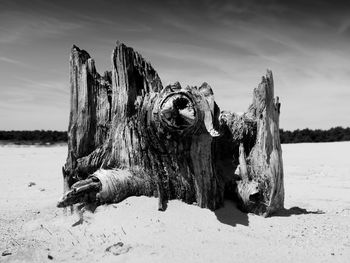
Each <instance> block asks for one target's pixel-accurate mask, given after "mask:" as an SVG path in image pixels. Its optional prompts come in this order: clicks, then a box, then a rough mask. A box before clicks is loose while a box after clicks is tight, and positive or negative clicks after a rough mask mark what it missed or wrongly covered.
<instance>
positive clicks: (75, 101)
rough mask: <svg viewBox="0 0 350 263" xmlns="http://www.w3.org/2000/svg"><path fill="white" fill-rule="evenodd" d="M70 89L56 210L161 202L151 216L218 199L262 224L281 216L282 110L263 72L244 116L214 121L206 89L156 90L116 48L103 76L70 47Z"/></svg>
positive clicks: (155, 79) (147, 67) (211, 204)
mask: <svg viewBox="0 0 350 263" xmlns="http://www.w3.org/2000/svg"><path fill="white" fill-rule="evenodd" d="M70 83H71V85H70V88H71V111H70V119H69V129H68V157H67V161H66V164H65V165H64V167H63V169H62V170H63V177H64V195H63V197H62V198H61V200H60V201H59V203H58V206H59V207H65V206H69V205H72V204H75V203H80V202H83V203H94V204H101V203H112V202H120V201H121V200H123V199H125V198H127V197H129V196H135V195H136V196H138V195H147V196H157V197H158V198H159V210H165V209H166V205H167V201H168V200H170V199H180V200H183V201H184V202H186V203H196V204H198V205H199V206H200V207H203V208H209V209H212V210H215V209H217V208H219V207H221V206H222V205H223V203H224V198H225V196H226V197H229V198H234V199H235V200H237V202H238V205H239V207H240V208H241V209H243V210H245V211H247V212H253V213H256V214H262V215H265V216H267V215H270V214H271V213H273V212H274V211H276V210H278V209H280V208H283V201H284V190H283V166H282V153H281V145H280V140H279V127H278V125H279V124H278V119H279V109H280V104H279V102H278V100H277V101H274V99H273V96H274V94H273V93H274V91H273V89H274V87H273V79H272V73H271V72H270V71H268V73H267V76H266V78H265V77H264V78H263V80H262V82H261V84H259V87H258V88H257V89H255V90H254V97H253V103H252V105H251V106H250V107H249V109H248V111H247V112H246V113H245V114H243V115H242V116H239V115H237V114H235V113H230V112H221V113H220V109H219V107H218V105H217V104H216V103H215V100H214V93H213V90H212V88H211V87H210V86H209V85H208V84H207V83H203V84H202V85H201V86H200V87H189V86H188V87H185V88H184V87H181V85H180V84H179V83H178V82H177V83H175V84H173V85H168V86H166V87H163V85H162V82H161V80H160V78H159V76H158V74H157V73H156V71H155V70H154V69H153V68H152V66H151V64H150V63H148V62H147V61H145V60H144V59H143V58H142V57H141V55H139V54H138V53H137V52H135V51H134V50H133V49H132V48H130V47H127V46H125V45H124V44H121V43H117V46H116V48H115V49H114V51H113V53H112V72H105V73H104V74H103V76H101V75H99V74H98V73H97V71H96V68H95V65H94V60H93V59H92V58H90V55H89V54H88V53H87V52H86V51H84V50H80V49H79V48H78V47H76V46H73V48H72V50H71V56H70Z"/></svg>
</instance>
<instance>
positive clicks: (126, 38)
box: [0, 0, 350, 130]
mask: <svg viewBox="0 0 350 263" xmlns="http://www.w3.org/2000/svg"><path fill="white" fill-rule="evenodd" d="M116 40H120V41H122V42H124V43H125V44H126V45H129V46H132V47H133V48H135V49H136V50H138V51H139V52H140V53H141V54H142V55H143V56H144V57H145V58H146V59H147V60H149V61H151V63H152V65H153V67H154V68H155V69H156V70H157V71H158V73H159V75H160V77H161V79H162V81H163V84H164V85H167V84H169V83H172V82H175V81H177V80H178V81H180V83H181V84H182V85H183V86H185V85H187V84H189V85H200V84H201V83H202V82H204V81H206V82H208V83H209V84H210V85H211V86H212V87H213V88H214V93H215V98H216V101H217V103H218V104H219V106H220V108H221V109H222V110H231V111H235V112H243V111H245V110H246V109H247V107H248V105H249V103H250V102H251V97H252V89H253V88H254V87H255V86H256V85H257V84H258V83H259V82H260V80H261V76H262V75H264V74H265V71H266V69H267V68H269V69H271V70H272V71H273V73H274V79H275V94H276V95H279V96H280V100H281V102H282V108H281V111H282V112H281V121H280V124H281V127H282V128H284V129H297V128H300V129H301V128H306V127H308V128H330V127H332V126H339V125H340V126H350V2H349V4H347V1H324V0H318V1H316V0H308V1H305V0H304V1H301V0H297V1H218V0H205V1H175V0H172V1H166V0H165V1H164V0H163V1H147V0H140V1H133V0H127V1H107V0H105V1H86V0H85V1H73V0H71V1H62V0H59V1H58V0H57V1H49V0H45V1H44V0H42V1H35V0H31V1H28V0H23V1H15V0H11V1H6V0H0V130H1V129H5V130H10V129H58V130H65V129H67V126H68V114H69V75H68V70H69V68H68V62H69V61H68V60H69V51H70V49H71V46H72V45H73V44H76V45H78V46H79V47H80V48H83V49H85V50H87V51H88V52H89V53H90V55H91V56H92V57H93V58H95V61H96V65H97V69H98V71H100V72H103V71H104V70H107V69H108V70H109V69H110V68H111V66H110V64H111V63H110V60H111V59H110V56H111V52H112V50H113V48H114V46H115V42H116Z"/></svg>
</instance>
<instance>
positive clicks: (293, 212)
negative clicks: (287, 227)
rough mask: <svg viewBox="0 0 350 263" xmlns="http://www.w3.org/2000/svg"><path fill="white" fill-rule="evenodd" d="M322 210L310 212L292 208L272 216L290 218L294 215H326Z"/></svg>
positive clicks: (296, 207)
mask: <svg viewBox="0 0 350 263" xmlns="http://www.w3.org/2000/svg"><path fill="white" fill-rule="evenodd" d="M324 213H325V212H323V211H322V210H316V211H308V210H306V209H305V208H300V207H298V206H294V207H291V208H289V209H282V210H280V211H278V212H276V213H274V214H272V215H271V216H272V217H277V216H280V217H288V216H292V215H308V214H318V215H320V214H324Z"/></svg>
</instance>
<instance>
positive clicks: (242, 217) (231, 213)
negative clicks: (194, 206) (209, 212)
mask: <svg viewBox="0 0 350 263" xmlns="http://www.w3.org/2000/svg"><path fill="white" fill-rule="evenodd" d="M214 213H215V215H216V218H217V219H218V220H219V221H220V222H221V223H223V224H226V225H230V226H236V225H237V224H240V225H244V226H248V225H249V220H248V215H247V214H246V213H243V212H241V211H240V210H239V209H238V208H237V207H236V204H235V203H234V202H233V201H231V200H225V204H224V207H222V208H220V209H218V210H216V211H214Z"/></svg>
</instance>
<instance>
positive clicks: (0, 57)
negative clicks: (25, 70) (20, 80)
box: [0, 56, 27, 66]
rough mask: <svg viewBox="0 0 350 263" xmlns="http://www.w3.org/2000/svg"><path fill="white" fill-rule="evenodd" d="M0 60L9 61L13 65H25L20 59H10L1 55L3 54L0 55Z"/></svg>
mask: <svg viewBox="0 0 350 263" xmlns="http://www.w3.org/2000/svg"><path fill="white" fill-rule="evenodd" d="M0 61H3V62H6V63H10V64H14V65H18V66H27V65H26V64H25V63H23V62H22V61H19V60H16V59H12V58H7V57H3V56H0Z"/></svg>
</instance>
